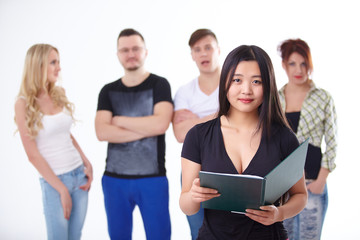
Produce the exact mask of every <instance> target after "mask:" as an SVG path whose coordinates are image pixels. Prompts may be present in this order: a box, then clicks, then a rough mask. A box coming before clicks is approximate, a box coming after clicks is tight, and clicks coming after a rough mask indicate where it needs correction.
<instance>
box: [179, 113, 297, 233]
mask: <svg viewBox="0 0 360 240" xmlns="http://www.w3.org/2000/svg"><path fill="white" fill-rule="evenodd" d="M298 146H299V142H298V140H297V138H296V136H295V135H294V133H293V132H292V131H291V130H290V129H288V128H286V127H280V126H278V125H273V126H272V129H271V134H270V137H269V139H267V138H266V137H262V139H261V142H260V146H259V148H258V150H257V152H256V154H255V156H254V157H253V159H252V160H251V162H250V164H249V165H248V167H247V168H246V169H245V170H244V172H243V174H251V175H257V176H262V177H264V176H265V175H266V174H268V173H269V172H270V171H271V170H272V169H273V168H274V167H275V166H277V165H278V164H279V163H280V162H281V161H282V160H284V159H285V158H286V157H287V156H288V155H289V154H290V153H291V152H292V151H293V150H295V149H296V148H297V147H298ZM181 156H182V157H183V158H186V159H188V160H190V161H193V162H196V163H199V164H201V170H203V171H209V172H219V173H231V174H238V172H237V170H236V168H235V166H234V165H233V163H232V161H231V159H230V158H229V156H228V155H227V152H226V149H225V145H224V140H223V135H222V131H221V126H220V118H216V119H214V120H210V121H208V122H205V123H202V124H198V125H196V126H195V127H193V128H192V129H190V131H189V132H188V133H187V135H186V138H185V141H184V144H183V149H182V153H181ZM286 238H287V234H286V230H285V228H284V226H283V224H282V222H278V223H275V224H273V225H270V226H264V225H262V224H260V223H257V222H255V221H253V220H251V219H250V218H248V217H246V216H245V215H242V214H237V213H231V212H229V211H222V210H212V209H205V215H204V222H203V225H202V227H201V229H200V231H199V237H198V239H206V240H211V239H221V240H224V239H286Z"/></svg>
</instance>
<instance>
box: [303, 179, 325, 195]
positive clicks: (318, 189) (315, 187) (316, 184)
mask: <svg viewBox="0 0 360 240" xmlns="http://www.w3.org/2000/svg"><path fill="white" fill-rule="evenodd" d="M325 184H326V181H321V180H318V179H317V180H315V181H313V182H311V183H309V184H308V185H307V186H306V188H307V190H308V191H310V192H311V193H314V194H322V193H323V192H324V189H325Z"/></svg>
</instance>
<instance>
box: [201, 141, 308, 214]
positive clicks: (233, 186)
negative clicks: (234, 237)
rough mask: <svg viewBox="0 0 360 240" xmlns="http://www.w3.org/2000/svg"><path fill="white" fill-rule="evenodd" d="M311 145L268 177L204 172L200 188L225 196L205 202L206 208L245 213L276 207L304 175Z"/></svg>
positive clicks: (301, 148) (287, 159) (288, 158)
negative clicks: (246, 211)
mask: <svg viewBox="0 0 360 240" xmlns="http://www.w3.org/2000/svg"><path fill="white" fill-rule="evenodd" d="M308 145H309V139H307V140H306V141H305V142H303V143H302V144H301V145H300V146H299V147H297V148H296V149H295V150H294V151H293V152H292V153H291V154H290V155H289V156H288V157H287V158H285V159H284V160H283V161H282V162H281V163H279V165H277V166H276V167H275V168H274V169H273V170H271V172H269V173H268V174H267V175H266V176H265V177H259V176H253V175H242V174H224V173H213V172H205V171H200V172H199V177H200V186H202V187H207V188H213V189H216V190H218V192H219V193H220V194H221V195H220V196H219V197H215V198H212V199H210V200H207V201H205V202H202V207H203V208H210V209H218V210H225V211H234V212H245V209H248V208H249V209H259V207H260V206H264V205H270V204H273V203H274V202H275V201H276V200H277V199H279V198H280V197H281V196H282V195H283V194H284V193H286V192H287V191H288V190H289V189H290V188H291V187H292V186H293V185H294V184H295V183H297V182H298V181H299V180H300V179H301V177H302V176H303V172H304V165H305V160H306V154H307V149H308Z"/></svg>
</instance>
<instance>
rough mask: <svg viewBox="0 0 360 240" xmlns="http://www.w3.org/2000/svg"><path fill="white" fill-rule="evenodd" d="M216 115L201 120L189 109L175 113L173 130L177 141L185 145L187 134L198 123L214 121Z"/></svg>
mask: <svg viewBox="0 0 360 240" xmlns="http://www.w3.org/2000/svg"><path fill="white" fill-rule="evenodd" d="M215 116H216V114H210V115H208V116H205V117H203V118H199V116H198V115H196V114H195V113H193V112H191V111H190V110H188V109H180V110H177V111H175V112H174V118H173V120H172V123H173V130H174V135H175V138H176V140H177V141H178V142H179V143H183V142H184V139H185V136H186V134H187V132H188V131H189V130H190V128H192V127H193V126H195V125H196V124H198V123H202V122H206V121H208V120H211V119H213V118H214V117H215Z"/></svg>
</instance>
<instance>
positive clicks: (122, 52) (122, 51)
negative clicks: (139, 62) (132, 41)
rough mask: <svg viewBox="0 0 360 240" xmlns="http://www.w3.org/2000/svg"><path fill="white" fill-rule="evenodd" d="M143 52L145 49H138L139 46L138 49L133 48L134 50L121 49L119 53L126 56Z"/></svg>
mask: <svg viewBox="0 0 360 240" xmlns="http://www.w3.org/2000/svg"><path fill="white" fill-rule="evenodd" d="M142 50H143V47H138V46H136V47H132V48H121V49H119V50H118V51H119V53H121V54H124V55H125V54H129V53H130V51H131V52H133V53H134V54H138V53H140V52H141V51H142Z"/></svg>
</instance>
